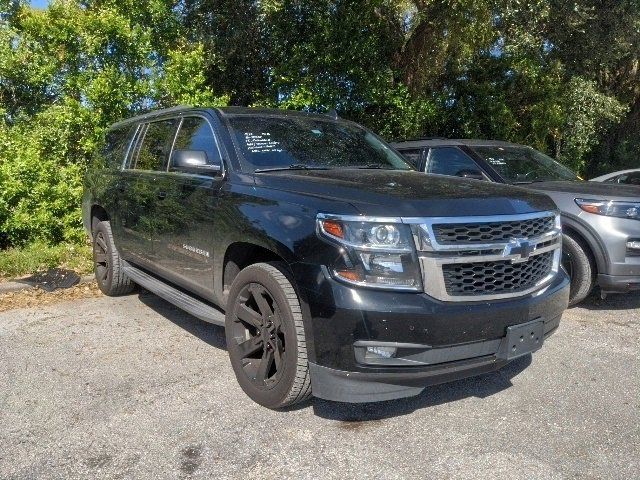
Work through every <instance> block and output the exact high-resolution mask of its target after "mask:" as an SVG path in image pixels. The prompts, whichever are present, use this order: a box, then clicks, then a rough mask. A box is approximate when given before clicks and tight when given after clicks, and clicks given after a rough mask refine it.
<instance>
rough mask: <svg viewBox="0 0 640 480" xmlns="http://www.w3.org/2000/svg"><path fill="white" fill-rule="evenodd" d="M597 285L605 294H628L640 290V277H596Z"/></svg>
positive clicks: (603, 275) (601, 275)
mask: <svg viewBox="0 0 640 480" xmlns="http://www.w3.org/2000/svg"><path fill="white" fill-rule="evenodd" d="M598 285H599V286H600V289H601V290H602V291H603V292H606V293H629V292H633V291H636V290H640V275H635V276H633V275H605V274H600V275H598Z"/></svg>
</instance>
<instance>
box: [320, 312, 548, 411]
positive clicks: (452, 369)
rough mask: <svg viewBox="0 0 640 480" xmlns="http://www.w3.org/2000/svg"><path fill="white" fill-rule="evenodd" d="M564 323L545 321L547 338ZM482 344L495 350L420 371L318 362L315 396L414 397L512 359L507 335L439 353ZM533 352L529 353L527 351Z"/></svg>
mask: <svg viewBox="0 0 640 480" xmlns="http://www.w3.org/2000/svg"><path fill="white" fill-rule="evenodd" d="M559 324H560V317H559V316H558V317H556V318H554V319H552V320H550V321H548V322H545V324H544V327H545V334H544V338H545V339H546V338H548V337H549V336H550V335H552V334H553V333H554V332H555V330H556V329H557V328H558V326H559ZM479 344H495V351H494V352H493V353H491V354H485V355H481V356H477V357H471V358H465V359H461V360H457V361H452V362H445V363H439V364H436V365H432V366H429V367H427V368H421V369H416V370H408V369H406V368H405V369H400V370H398V371H396V372H385V373H379V372H346V371H343V370H336V369H332V368H328V367H323V366H321V365H317V364H315V363H310V364H309V370H310V373H311V390H312V392H313V395H314V396H316V397H318V398H323V399H325V400H332V401H335V402H346V403H365V402H380V401H384V400H395V399H398V398H405V397H411V396H415V395H418V394H420V393H421V392H422V391H423V390H424V389H425V387H428V386H430V385H437V384H440V383H447V382H452V381H455V380H460V379H463V378H468V377H473V376H476V375H482V374H484V373H489V372H493V371H496V370H498V369H500V368H502V367H504V366H505V365H507V364H508V363H509V362H510V361H511V360H513V359H510V358H508V355H507V352H508V350H509V349H510V348H511V346H510V344H509V342H507V337H506V336H505V337H503V338H502V339H500V340H497V341H493V342H477V344H468V345H465V346H461V347H450V348H441V349H438V350H440V351H439V352H438V354H440V355H445V356H446V355H448V354H451V352H452V351H453V350H455V349H465V348H467V349H469V353H472V352H473V351H474V350H477V349H478V348H484V346H482V345H479ZM523 353H524V354H526V353H532V352H531V351H529V352H526V351H525V352H523Z"/></svg>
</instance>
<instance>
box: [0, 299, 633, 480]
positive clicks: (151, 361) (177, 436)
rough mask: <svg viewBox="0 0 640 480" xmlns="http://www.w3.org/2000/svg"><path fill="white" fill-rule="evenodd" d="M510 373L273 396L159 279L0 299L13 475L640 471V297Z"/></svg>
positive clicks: (605, 311) (591, 309) (584, 319)
mask: <svg viewBox="0 0 640 480" xmlns="http://www.w3.org/2000/svg"><path fill="white" fill-rule="evenodd" d="M638 297H639V296H634V297H631V296H626V297H617V298H614V297H612V299H611V301H609V302H607V303H606V304H604V305H601V306H598V305H597V304H596V303H595V302H592V303H590V304H588V305H587V306H586V307H584V308H576V309H573V310H571V311H570V312H568V313H567V315H566V316H565V319H564V320H563V323H562V326H561V328H560V330H559V332H558V333H557V334H556V335H555V336H554V337H552V339H550V340H549V341H548V342H547V344H546V346H545V348H544V349H543V350H542V351H541V352H538V353H537V354H535V355H534V358H533V362H532V363H531V364H530V365H529V363H530V359H525V360H521V361H519V362H518V363H516V364H512V365H511V366H509V367H507V368H506V369H503V370H502V371H501V372H499V373H495V374H491V375H486V376H483V377H479V378H474V379H470V380H465V381H460V382H457V383H453V384H449V385H444V386H438V387H434V388H431V389H429V390H428V391H427V392H425V393H424V394H422V395H421V396H419V397H416V398H413V399H408V400H403V401H396V402H386V403H380V404H368V405H343V404H335V403H330V402H324V401H320V400H314V401H313V402H311V403H309V404H306V405H303V406H302V407H300V408H297V409H294V410H291V411H287V412H280V413H278V412H273V411H269V410H266V409H264V408H262V407H259V406H258V405H256V404H254V403H252V402H251V401H249V399H248V398H247V397H245V396H244V394H243V393H242V391H241V390H240V388H239V387H238V386H237V384H236V382H235V379H234V377H233V373H232V371H231V368H230V365H229V363H228V360H227V354H226V351H225V347H224V336H223V332H222V329H220V328H217V327H212V326H209V325H207V324H204V323H201V322H199V321H198V320H195V319H194V318H192V317H190V316H188V315H186V314H183V313H181V312H179V311H178V310H176V309H174V308H173V307H171V306H170V305H168V304H167V303H165V302H164V301H162V300H160V299H158V298H157V297H155V296H153V295H150V294H143V295H142V296H138V295H134V296H130V297H125V298H120V299H110V298H104V297H102V298H90V299H84V300H76V301H73V302H68V303H59V304H57V305H48V306H41V307H38V308H31V309H22V310H11V311H8V312H4V313H1V314H0V478H2V479H10V478H11V479H12V478H25V479H26V478H144V479H148V478H188V477H193V478H243V479H249V478H279V479H281V478H314V479H315V478H322V479H325V478H340V479H342V478H375V479H386V478H402V479H405V478H430V479H436V478H453V479H457V478H487V477H489V476H491V477H492V478H497V479H502V478H504V479H507V478H508V479H519V478H522V479H529V478H541V479H552V478H580V479H588V478H625V479H626V478H639V477H640V463H639V461H640V431H639V425H640V422H639V420H640V408H639V407H640V405H639V402H640V395H639V393H640V385H639V384H640V375H639V367H640V361H639V360H640V359H639V352H640V349H639V348H638V347H639V340H638V339H639V337H640V298H638Z"/></svg>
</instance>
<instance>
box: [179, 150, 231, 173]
mask: <svg viewBox="0 0 640 480" xmlns="http://www.w3.org/2000/svg"><path fill="white" fill-rule="evenodd" d="M171 170H172V171H174V172H184V173H192V174H196V175H209V176H215V175H217V174H218V173H220V171H221V170H222V167H221V166H220V165H210V164H208V163H207V152H205V151H204V150H174V151H173V153H172V154H171Z"/></svg>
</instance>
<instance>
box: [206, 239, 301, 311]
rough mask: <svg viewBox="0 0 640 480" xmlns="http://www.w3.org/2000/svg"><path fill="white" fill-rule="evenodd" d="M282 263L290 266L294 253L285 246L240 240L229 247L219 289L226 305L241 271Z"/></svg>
mask: <svg viewBox="0 0 640 480" xmlns="http://www.w3.org/2000/svg"><path fill="white" fill-rule="evenodd" d="M268 262H282V263H283V264H285V265H287V266H289V265H291V263H292V262H293V253H292V252H290V251H287V249H286V247H285V246H284V245H269V244H266V243H258V242H255V241H246V240H238V241H234V242H232V243H230V244H229V245H227V248H226V249H225V252H224V256H223V260H222V265H221V275H220V276H218V278H220V280H221V281H220V284H219V288H220V291H221V293H222V296H223V298H224V302H225V303H226V300H227V294H228V291H229V288H231V284H232V283H233V280H234V279H235V278H236V276H237V275H238V273H240V271H241V270H242V269H244V268H246V267H248V266H250V265H254V264H256V263H268Z"/></svg>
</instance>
